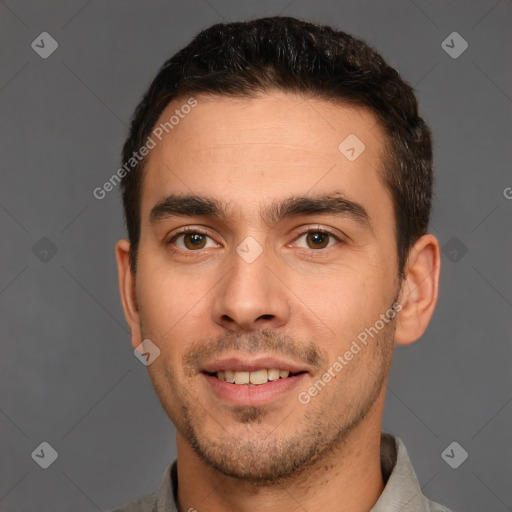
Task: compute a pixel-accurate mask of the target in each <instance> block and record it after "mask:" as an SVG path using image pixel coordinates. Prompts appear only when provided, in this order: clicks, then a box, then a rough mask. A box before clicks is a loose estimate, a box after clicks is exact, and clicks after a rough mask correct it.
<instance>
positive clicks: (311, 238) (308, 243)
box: [294, 230, 341, 250]
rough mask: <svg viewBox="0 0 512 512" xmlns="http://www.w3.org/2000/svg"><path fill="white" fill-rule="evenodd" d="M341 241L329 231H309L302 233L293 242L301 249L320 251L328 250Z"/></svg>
mask: <svg viewBox="0 0 512 512" xmlns="http://www.w3.org/2000/svg"><path fill="white" fill-rule="evenodd" d="M336 242H341V240H340V239H339V238H338V237H337V236H336V235H334V234H333V233H330V232H329V231H319V230H310V231H305V232H304V233H302V234H301V235H300V236H299V237H298V238H297V239H296V240H295V242H294V245H296V246H297V247H300V248H301V249H310V250H321V249H328V248H329V247H331V246H332V245H335V244H336Z"/></svg>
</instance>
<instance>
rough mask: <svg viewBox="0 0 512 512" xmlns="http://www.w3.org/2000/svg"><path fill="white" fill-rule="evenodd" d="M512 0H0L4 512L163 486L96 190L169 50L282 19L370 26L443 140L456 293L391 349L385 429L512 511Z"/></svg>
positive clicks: (421, 462) (452, 489) (88, 503)
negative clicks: (44, 41) (249, 23)
mask: <svg viewBox="0 0 512 512" xmlns="http://www.w3.org/2000/svg"><path fill="white" fill-rule="evenodd" d="M511 8H512V4H511V2H510V1H506V0H501V1H496V0H488V1H487V0H486V1H484V0H481V1H471V2H470V1H457V2H455V1H447V2H441V1H420V0H415V1H414V2H413V1H407V0H403V1H360V2H355V1H352V2H341V1H338V2H332V1H315V2H313V1H302V0H294V1H288V0H287V1H284V2H278V1H257V2H247V1H242V2H240V1H221V0H208V1H206V0H204V1H189V2H185V1H179V2H177V1H168V2H159V1H138V2H136V1H123V2H121V1H66V2H64V1H59V2H57V1H48V0H47V1H32V2H28V1H14V0H6V1H4V2H0V41H1V47H0V52H1V59H2V60H1V76H0V109H1V114H2V123H1V128H0V129H1V133H0V151H1V154H0V162H1V163H0V165H1V171H2V176H1V186H0V222H1V231H2V233H1V234H2V244H1V246H0V268H1V273H0V311H1V324H0V326H1V327H0V343H1V354H2V357H1V359H0V365H1V367H0V381H1V382H0V407H1V409H0V432H1V436H0V443H1V455H0V510H2V511H4V512H14V511H16V512H19V511H26V512H32V511H38V512H59V511H74V512H86V511H95V510H106V509H108V508H109V507H112V506H114V505H117V504H120V503H123V502H125V501H127V500H130V499H132V498H135V497H137V496H139V495H141V494H144V493H148V492H151V491H153V490H154V489H155V488H156V487H157V486H158V483H159V482H160V478H161V474H162V472H163V470H164V468H165V466H166V465H167V464H168V462H169V461H170V460H171V458H173V457H174V454H175V445H174V430H173V427H172V425H171V424H170V422H169V421H168V420H167V418H166V416H165V414H164V413H163V411H162V410H161V409H160V406H159V404H158V402H157V399H156V398H155V396H154V394H153V391H152V388H151V385H150V383H149V380H148V378H147V375H146V370H145V368H144V366H143V365H142V364H140V363H139V361H138V360H137V359H136V358H135V357H134V356H133V353H132V349H131V346H130V340H129V335H128V330H127V327H126V325H125V322H124V318H123V314H122V310H121V306H120V301H119V297H118V285H117V275H116V267H115V261H114V250H113V248H114V243H115V241H116V240H117V239H118V238H119V237H121V236H124V230H123V223H122V215H121V203H120V200H119V197H118V194H117V191H116V192H112V193H110V194H109V195H108V196H107V197H106V198H105V199H104V200H102V201H99V200H97V199H95V198H94V197H93V195H92V190H93V189H94V188H95V187H97V186H101V185H102V184H103V183H104V182H105V181H106V180H107V179H108V178H109V177H110V176H111V175H112V174H113V173H114V172H115V170H116V169H117V168H118V167H119V163H120V162H119V155H120V149H121V145H122V142H123V140H124V137H125V135H126V133H127V124H128V120H129V118H130V116H131V114H132V112H133V109H134V107H135V105H136V104H137V102H138V101H139V99H140V97H141V95H142V93H143V92H144V90H145V88H146V87H147V86H148V84H149V82H150V80H151V79H152V78H153V77H154V75H155V74H156V72H157V70H158V68H159V67H160V65H161V64H162V63H163V61H164V60H165V59H167V58H168V57H169V56H171V55H172V54H173V53H174V52H176V51H177V50H178V49H180V48H181V47H183V46H184V45H186V44H187V43H188V42H189V40H190V39H191V37H192V36H193V35H195V34H196V33H197V32H198V31H199V30H200V29H202V28H205V27H206V26H209V25H211V24H213V23H216V22H220V21H223V20H227V21H233V20H243V19H248V18H253V17H260V16H265V15H275V14H279V13H281V14H283V15H291V16H297V17H303V18H305V19H308V20H311V21H318V22H322V23H331V24H334V25H336V26H338V27H339V28H340V29H342V30H345V31H347V32H350V33H353V34H355V35H359V36H361V37H363V38H364V39H366V40H367V41H368V42H369V43H370V44H372V45H373V46H375V47H376V48H377V49H378V50H379V51H380V52H381V53H382V54H383V55H384V57H385V58H387V59H388V60H389V62H390V63H391V64H392V65H394V66H395V67H396V68H397V69H398V70H399V71H400V72H401V74H402V75H403V76H404V78H406V79H407V80H408V81H409V82H410V83H411V84H413V85H414V86H415V87H416V89H417V91H418V96H419V99H420V104H421V110H422V113H423V115H424V117H425V118H426V120H427V122H428V123H429V124H430V125H431V127H432V129H433V132H434V137H435V152H436V153H435V160H436V172H437V184H436V196H435V210H434V214H433V218H432V226H431V229H432V231H433V232H434V233H435V234H436V235H437V236H438V237H439V239H440V241H441V244H442V245H443V247H444V253H445V254H444V255H443V272H442V282H441V297H440V301H439V305H438V308H437V310H436V313H435V315H434V318H433V321H432V323H431V325H430V327H429V329H428V331H427V333H426V335H425V336H424V337H423V338H422V339H421V340H420V341H419V342H417V343H415V344H413V345H412V346H410V347H406V348H398V349H397V351H396V358H395V361H394V363H393V369H392V375H391V379H390V382H389V393H388V399H387V405H386V411H385V417H384V428H385V429H386V430H388V431H391V432H393V433H395V434H397V435H399V436H400V437H401V438H402V439H403V440H404V441H405V443H406V446H407V447H408V451H409V454H410V456H411V458H412V461H413V464H414V466H415V469H416V472H417V474H418V477H419V480H420V483H421V485H422V487H423V490H424V492H425V493H426V494H427V495H429V496H431V497H432V498H433V499H436V500H437V501H440V502H442V503H444V504H446V505H449V506H451V507H453V508H454V509H455V510H456V511H460V512H463V511H465V512H480V511H483V510H485V511H497V512H501V511H505V510H511V509H512V508H511V507H512V493H511V489H512V485H511V483H512V482H511V480H512V478H511V476H512V469H511V464H512V463H511V460H512V457H511V455H512V454H511V445H512V443H511V437H512V436H511V432H512V429H511V421H510V420H511V416H512V405H511V401H512V387H511V372H510V367H511V365H510V363H511V350H510V348H511V345H510V334H511V323H512V322H511V308H512V287H511V281H512V279H511V277H512V276H511V272H510V265H509V262H510V258H511V253H512V250H511V243H510V233H511V216H510V210H511V208H512V201H511V200H509V199H507V197H505V196H506V195H508V196H509V197H511V194H507V190H510V189H507V187H511V186H512V176H511V174H510V172H509V170H510V164H511V162H512V158H511V157H512V150H511V147H512V144H511V143H512V137H511V136H512V129H511V125H512V122H511V119H512V116H511V111H512V91H511V87H510V84H511V83H512V82H511V79H512V76H511V75H512V65H511V63H512V59H511V36H512V24H511V21H512V20H511V12H512V9H511ZM43 31H46V32H49V33H50V34H51V36H52V37H53V38H55V40H57V42H58V45H59V46H58V49H57V50H56V51H55V53H53V54H52V55H51V56H50V57H49V58H48V59H43V58H41V57H40V56H39V55H38V54H37V53H36V52H35V51H34V50H33V49H32V48H31V43H32V41H34V40H35V39H36V38H37V37H38V36H39V34H40V33H41V32H43ZM453 31H456V32H459V33H460V34H461V35H462V37H463V38H464V39H465V40H466V41H467V42H468V44H469V47H468V49H467V50H466V51H465V52H464V53H463V54H462V55H460V56H459V57H458V58H456V59H454V58H452V57H450V56H449V55H448V54H447V53H446V52H445V51H444V49H443V48H442V46H441V43H442V42H443V41H444V40H445V39H446V37H447V36H448V35H449V34H451V33H452V32H453ZM457 44H458V43H457ZM43 237H46V238H47V239H49V240H50V241H51V243H52V244H54V246H55V248H56V250H57V252H56V253H55V254H53V253H52V247H51V246H50V245H49V242H48V241H47V240H44V239H43V241H41V239H42V238H43ZM454 238H455V240H453V239H454ZM36 244H37V245H36ZM466 251H467V252H466ZM43 441H46V442H48V443H50V445H51V446H53V448H54V449H55V450H57V452H58V455H59V456H58V459H57V460H56V461H55V462H54V463H53V464H52V465H51V466H50V467H49V468H48V469H46V470H45V469H42V468H40V467H39V465H38V464H36V462H35V461H34V460H33V458H32V457H31V453H32V452H33V451H34V450H35V449H36V447H38V445H39V444H40V443H41V442H43ZM453 441H456V442H458V443H459V444H460V445H461V446H462V447H463V448H464V449H465V450H466V451H467V452H468V454H469V457H468V459H467V460H466V461H465V462H464V463H463V464H462V465H460V467H458V469H452V468H451V467H450V466H448V464H447V463H446V462H445V461H444V460H443V458H442V457H441V453H442V452H443V450H444V449H445V448H446V447H447V446H448V445H449V444H450V443H452V442H453ZM454 453H455V452H454ZM455 456H456V457H459V456H460V452H457V453H455ZM198 509H199V510H200V506H198Z"/></svg>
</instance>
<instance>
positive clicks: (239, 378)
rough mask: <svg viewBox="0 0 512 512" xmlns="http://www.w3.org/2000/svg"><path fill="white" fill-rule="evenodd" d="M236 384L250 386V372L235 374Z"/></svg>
mask: <svg viewBox="0 0 512 512" xmlns="http://www.w3.org/2000/svg"><path fill="white" fill-rule="evenodd" d="M235 384H249V372H235Z"/></svg>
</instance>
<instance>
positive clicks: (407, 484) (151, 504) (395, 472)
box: [111, 432, 451, 512]
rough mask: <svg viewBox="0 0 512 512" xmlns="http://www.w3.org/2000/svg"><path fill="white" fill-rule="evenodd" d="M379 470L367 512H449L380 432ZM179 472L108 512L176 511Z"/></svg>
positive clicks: (171, 469) (399, 445)
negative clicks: (380, 486)
mask: <svg viewBox="0 0 512 512" xmlns="http://www.w3.org/2000/svg"><path fill="white" fill-rule="evenodd" d="M381 468H382V474H383V476H384V481H385V482H386V486H385V487H384V490H383V491H382V494H381V495H380V497H379V499H378V500H377V503H375V505H374V506H373V507H372V509H371V510H370V512H451V511H450V509H448V508H447V507H444V506H443V505H440V504H439V503H436V502H434V501H432V500H429V499H428V498H427V497H426V496H425V495H424V494H423V493H422V492H421V487H420V484H419V482H418V478H417V477H416V473H415V472H414V469H413V467H412V464H411V461H410V459H409V456H408V455H407V450H406V449H405V445H404V443H403V442H402V440H401V439H400V438H398V437H395V436H392V435H391V434H388V433H385V432H383V433H382V437H381ZM177 493H178V471H177V463H176V460H174V461H173V462H172V463H171V464H169V466H167V468H166V470H165V472H164V476H163V478H162V482H161V484H160V487H159V489H158V491H157V492H156V493H155V494H151V495H149V496H146V497H144V498H141V499H139V500H137V501H134V502H133V503H130V504H128V505H125V506H123V507H121V508H117V509H115V510H113V511H111V512H178V508H177V506H176V496H177Z"/></svg>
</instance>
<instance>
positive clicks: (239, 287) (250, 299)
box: [212, 251, 290, 331]
mask: <svg viewBox="0 0 512 512" xmlns="http://www.w3.org/2000/svg"><path fill="white" fill-rule="evenodd" d="M230 260H231V261H230V262H229V264H230V270H229V271H228V272H227V273H226V275H225V276H224V278H223V279H221V281H220V283H219V284H218V286H216V287H215V291H214V293H215V294H216V295H215V299H214V303H213V310H212V314H213V320H214V322H215V323H217V324H218V325H220V326H222V327H223V328H225V329H228V330H234V331H242V330H243V331H251V330H260V329H276V328H278V327H281V326H283V325H285V324H286V323H287V322H288V320H289V316H290V300H289V299H290V296H289V293H287V292H288V289H287V287H286V285H285V284H284V282H283V281H282V280H281V279H279V278H278V277H277V276H278V275H279V272H278V269H277V268H275V267H276V265H275V262H274V265H273V264H272V261H271V260H272V258H270V257H267V255H266V254H265V251H263V252H262V253H261V254H260V255H259V256H258V257H257V258H256V259H255V260H254V261H252V262H249V261H246V260H245V259H244V258H243V257H241V256H240V255H239V254H238V253H237V252H235V251H233V254H232V255H231V258H230ZM272 267H274V268H272Z"/></svg>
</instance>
